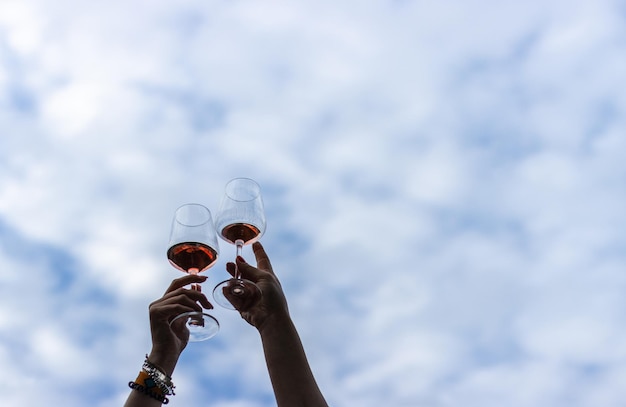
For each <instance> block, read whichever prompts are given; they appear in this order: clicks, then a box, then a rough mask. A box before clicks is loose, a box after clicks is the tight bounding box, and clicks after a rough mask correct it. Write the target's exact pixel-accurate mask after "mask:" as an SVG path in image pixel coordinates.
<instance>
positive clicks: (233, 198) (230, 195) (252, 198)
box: [225, 177, 261, 202]
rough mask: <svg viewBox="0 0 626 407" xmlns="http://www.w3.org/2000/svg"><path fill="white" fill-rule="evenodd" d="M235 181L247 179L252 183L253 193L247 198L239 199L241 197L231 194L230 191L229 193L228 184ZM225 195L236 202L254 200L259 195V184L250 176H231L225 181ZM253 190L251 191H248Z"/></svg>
mask: <svg viewBox="0 0 626 407" xmlns="http://www.w3.org/2000/svg"><path fill="white" fill-rule="evenodd" d="M235 181H247V182H250V183H251V184H252V185H254V195H253V196H251V197H250V198H248V199H241V198H237V197H235V196H233V194H232V193H230V191H229V185H231V184H232V183H233V182H235ZM225 189H226V195H227V196H228V197H229V198H230V199H232V200H233V201H236V202H249V201H254V200H255V199H257V198H259V197H260V196H261V186H260V185H259V183H258V182H256V181H255V180H253V179H252V178H247V177H237V178H233V179H231V180H230V181H228V182H227V183H226V188H225ZM250 192H253V191H250Z"/></svg>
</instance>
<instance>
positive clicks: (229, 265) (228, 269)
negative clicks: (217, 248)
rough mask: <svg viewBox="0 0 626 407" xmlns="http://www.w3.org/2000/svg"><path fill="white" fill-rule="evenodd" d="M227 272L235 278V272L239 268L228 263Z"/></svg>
mask: <svg viewBox="0 0 626 407" xmlns="http://www.w3.org/2000/svg"><path fill="white" fill-rule="evenodd" d="M226 271H228V273H229V274H230V275H231V276H233V277H235V271H237V266H236V265H235V263H233V262H228V263H226Z"/></svg>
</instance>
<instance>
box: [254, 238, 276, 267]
mask: <svg viewBox="0 0 626 407" xmlns="http://www.w3.org/2000/svg"><path fill="white" fill-rule="evenodd" d="M252 251H254V257H255V258H256V266H257V267H258V268H260V269H261V270H267V271H269V272H270V273H272V274H274V271H273V269H272V264H271V263H270V258H269V257H268V255H267V253H265V249H264V248H263V245H262V244H261V242H254V243H253V244H252Z"/></svg>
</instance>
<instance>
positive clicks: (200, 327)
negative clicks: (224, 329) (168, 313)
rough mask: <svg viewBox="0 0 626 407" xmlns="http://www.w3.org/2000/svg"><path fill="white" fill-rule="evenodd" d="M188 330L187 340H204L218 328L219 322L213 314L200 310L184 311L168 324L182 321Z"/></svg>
mask: <svg viewBox="0 0 626 407" xmlns="http://www.w3.org/2000/svg"><path fill="white" fill-rule="evenodd" d="M183 322H184V324H185V327H186V328H187V330H188V331H189V342H200V341H206V340H207V339H211V338H212V337H214V336H215V335H216V334H217V332H218V331H219V330H220V324H219V322H217V319H215V318H214V317H213V316H211V315H209V314H205V313H202V312H184V313H182V314H180V315H178V316H177V317H176V318H174V319H173V320H172V322H170V325H174V324H178V323H183Z"/></svg>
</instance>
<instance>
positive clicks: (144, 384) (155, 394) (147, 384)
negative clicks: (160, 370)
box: [128, 370, 170, 404]
mask: <svg viewBox="0 0 626 407" xmlns="http://www.w3.org/2000/svg"><path fill="white" fill-rule="evenodd" d="M128 387H130V388H131V389H133V390H136V391H138V392H140V393H143V394H145V395H146V396H150V397H152V398H153V399H155V400H158V401H160V402H161V403H163V404H167V403H169V402H170V400H169V399H168V398H167V397H166V396H165V395H164V394H163V391H162V390H161V389H160V388H159V387H158V386H157V385H156V383H155V382H154V380H152V378H150V376H149V375H148V373H146V372H144V371H143V370H142V371H141V372H139V376H137V379H136V380H135V381H134V382H128Z"/></svg>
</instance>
